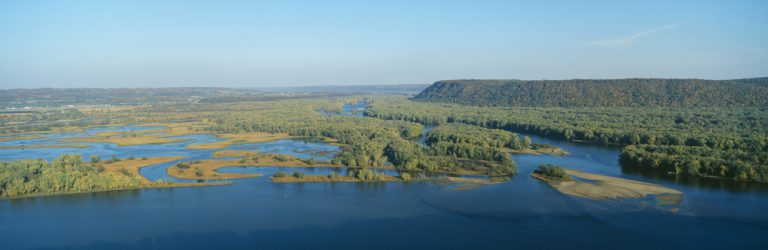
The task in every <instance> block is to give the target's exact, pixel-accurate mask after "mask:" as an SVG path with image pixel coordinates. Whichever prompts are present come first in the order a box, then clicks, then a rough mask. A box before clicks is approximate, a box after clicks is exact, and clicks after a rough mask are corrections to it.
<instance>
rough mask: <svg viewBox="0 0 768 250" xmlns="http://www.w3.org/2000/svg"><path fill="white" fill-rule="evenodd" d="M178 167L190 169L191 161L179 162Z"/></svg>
mask: <svg viewBox="0 0 768 250" xmlns="http://www.w3.org/2000/svg"><path fill="white" fill-rule="evenodd" d="M176 167H177V168H179V169H188V168H189V163H186V162H179V163H176Z"/></svg>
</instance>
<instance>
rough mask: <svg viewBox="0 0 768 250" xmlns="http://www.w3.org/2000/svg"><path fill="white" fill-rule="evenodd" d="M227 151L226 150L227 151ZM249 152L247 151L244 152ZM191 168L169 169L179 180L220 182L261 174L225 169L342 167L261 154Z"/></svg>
mask: <svg viewBox="0 0 768 250" xmlns="http://www.w3.org/2000/svg"><path fill="white" fill-rule="evenodd" d="M225 151H226V150H225ZM219 152H222V151H219ZM238 152H240V151H238ZM242 152H247V151H242ZM186 163H187V164H189V168H186V169H181V168H179V167H178V166H172V167H170V168H168V174H169V175H171V176H173V177H176V178H179V179H197V180H219V179H231V178H250V177H259V176H261V174H239V173H219V172H217V170H218V169H220V168H224V167H256V166H269V167H302V168H312V167H342V166H341V165H333V164H328V163H322V162H310V161H302V160H301V159H300V158H297V157H293V156H290V155H277V154H260V155H254V156H252V157H245V158H242V159H234V160H201V161H194V162H186ZM198 168H199V169H200V172H201V175H198V173H199V172H198V171H197V169H198Z"/></svg>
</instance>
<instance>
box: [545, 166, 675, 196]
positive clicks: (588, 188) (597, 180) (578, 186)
mask: <svg viewBox="0 0 768 250" xmlns="http://www.w3.org/2000/svg"><path fill="white" fill-rule="evenodd" d="M565 172H566V174H568V175H571V176H574V177H577V178H579V179H583V180H587V181H589V182H587V181H581V180H568V181H554V180H551V179H547V178H541V177H540V176H536V175H534V176H533V177H534V178H537V179H539V180H542V181H545V182H547V183H548V184H549V185H550V186H552V187H553V188H555V189H557V191H560V192H561V193H564V194H567V195H571V196H576V197H581V198H586V199H591V200H607V199H619V198H642V197H645V196H647V195H667V197H666V198H665V199H666V202H668V203H679V202H680V201H681V199H682V194H683V193H682V192H680V191H678V190H675V189H672V188H667V187H663V186H660V185H656V184H652V183H646V182H640V181H633V180H627V179H622V178H616V177H609V176H604V175H598V174H590V173H585V172H581V171H576V170H566V171H565ZM670 200H672V201H673V202H670Z"/></svg>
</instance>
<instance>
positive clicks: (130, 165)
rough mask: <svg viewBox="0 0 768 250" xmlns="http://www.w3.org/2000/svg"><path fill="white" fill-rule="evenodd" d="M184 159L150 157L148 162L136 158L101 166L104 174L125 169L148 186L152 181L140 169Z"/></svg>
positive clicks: (177, 157)
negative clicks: (140, 172)
mask: <svg viewBox="0 0 768 250" xmlns="http://www.w3.org/2000/svg"><path fill="white" fill-rule="evenodd" d="M183 158H184V157H181V156H162V157H149V158H147V159H146V160H145V159H139V158H136V159H134V160H128V159H122V160H120V161H116V162H103V163H99V164H100V165H101V166H103V167H104V172H103V173H104V174H109V173H120V169H125V170H128V172H130V173H131V174H132V175H134V176H139V177H141V179H142V182H143V183H144V184H148V183H150V182H151V181H149V180H148V179H147V178H145V177H144V176H142V175H141V174H139V169H141V168H143V167H146V166H151V165H155V164H161V163H166V162H172V161H176V160H181V159H183Z"/></svg>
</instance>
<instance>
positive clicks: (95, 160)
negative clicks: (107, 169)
mask: <svg viewBox="0 0 768 250" xmlns="http://www.w3.org/2000/svg"><path fill="white" fill-rule="evenodd" d="M100 161H101V157H99V156H98V155H91V163H99V162H100Z"/></svg>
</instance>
